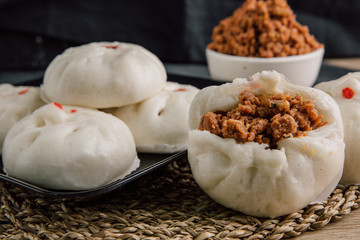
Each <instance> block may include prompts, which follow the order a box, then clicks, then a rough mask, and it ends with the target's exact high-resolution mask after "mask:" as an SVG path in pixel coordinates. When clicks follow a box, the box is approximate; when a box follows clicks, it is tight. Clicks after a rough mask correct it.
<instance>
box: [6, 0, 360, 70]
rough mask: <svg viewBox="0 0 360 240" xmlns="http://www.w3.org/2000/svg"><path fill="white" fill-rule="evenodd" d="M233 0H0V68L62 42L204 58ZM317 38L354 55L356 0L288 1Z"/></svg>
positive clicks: (183, 59)
mask: <svg viewBox="0 0 360 240" xmlns="http://www.w3.org/2000/svg"><path fill="white" fill-rule="evenodd" d="M242 2H243V1H241V0H170V1H169V0H130V1H128V0H124V1H123V0H118V1H116V0H105V1H95V0H87V1H84V0H83V1H80V0H71V1H70V0H48V1H46V0H33V1H30V0H0V71H1V70H14V69H22V70H27V69H30V70H31V69H40V70H41V69H42V70H43V69H45V68H46V67H47V65H48V64H49V62H50V61H51V60H52V59H53V58H54V57H55V56H56V55H57V54H60V53H62V52H63V51H64V50H65V49H66V48H68V47H71V46H77V45H80V44H84V43H89V42H95V41H121V42H131V43H136V44H139V45H142V46H143V47H145V48H147V49H148V50H150V51H151V52H153V53H154V54H156V55H157V56H158V57H159V58H160V59H161V60H162V61H163V62H166V63H199V64H204V63H206V60H205V52H204V50H205V47H206V45H207V44H208V43H209V42H210V41H211V33H212V29H213V27H214V26H215V25H217V24H218V22H219V21H220V20H221V19H223V18H225V17H227V16H230V15H232V13H233V11H234V10H235V9H236V8H238V7H239V6H240V5H241V3H242ZM288 3H289V5H290V6H291V7H292V9H293V11H294V13H295V14H296V15H297V20H298V22H300V23H301V24H303V25H308V26H309V28H310V32H311V33H312V34H314V35H315V37H316V38H317V39H318V40H319V41H320V42H322V43H324V44H325V50H326V52H325V57H327V58H334V57H357V56H360V31H358V29H359V26H360V18H359V17H358V15H359V13H360V1H359V0H346V1H341V0H288Z"/></svg>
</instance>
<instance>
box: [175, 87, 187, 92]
mask: <svg viewBox="0 0 360 240" xmlns="http://www.w3.org/2000/svg"><path fill="white" fill-rule="evenodd" d="M184 91H187V89H186V88H178V89H176V90H174V92H184Z"/></svg>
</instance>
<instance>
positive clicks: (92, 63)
mask: <svg viewBox="0 0 360 240" xmlns="http://www.w3.org/2000/svg"><path fill="white" fill-rule="evenodd" d="M166 79H167V75H166V71H165V67H164V65H163V64H162V62H161V61H160V60H159V59H158V58H157V57H156V56H155V55H154V54H153V53H151V52H149V51H148V50H146V49H145V48H143V47H141V46H139V45H136V44H130V43H120V42H96V43H90V44H85V45H82V46H78V47H72V48H69V49H67V50H66V51H65V52H64V53H62V54H60V55H58V56H57V57H56V58H55V59H54V60H53V61H52V62H51V63H50V65H49V66H48V68H47V69H46V72H45V76H44V83H43V85H42V86H41V95H42V98H43V99H44V100H46V101H47V102H59V103H61V104H65V105H66V104H67V105H77V106H84V107H91V108H110V107H120V106H123V105H127V104H132V103H136V102H139V101H141V100H144V99H145V98H148V97H150V96H153V95H155V94H157V93H158V92H159V91H160V90H161V88H162V87H163V86H164V85H165V82H166Z"/></svg>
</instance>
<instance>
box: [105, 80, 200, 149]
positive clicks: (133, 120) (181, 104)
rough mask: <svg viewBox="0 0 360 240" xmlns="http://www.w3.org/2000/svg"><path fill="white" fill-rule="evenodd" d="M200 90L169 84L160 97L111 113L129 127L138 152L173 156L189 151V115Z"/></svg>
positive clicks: (156, 96) (153, 97)
mask: <svg viewBox="0 0 360 240" xmlns="http://www.w3.org/2000/svg"><path fill="white" fill-rule="evenodd" d="M198 91H199V89H197V88H196V87H193V86H191V85H184V84H179V83H175V82H170V81H168V82H167V83H166V85H165V87H164V88H163V89H162V91H161V92H160V93H159V94H157V95H155V96H152V97H150V98H147V99H146V100H144V101H141V102H139V103H136V104H132V105H128V106H124V107H121V108H116V109H113V110H112V111H110V112H111V113H112V114H113V115H114V116H116V117H118V118H120V119H121V120H123V121H124V122H125V123H126V124H127V125H128V126H129V128H130V130H131V132H132V133H133V135H134V139H135V143H136V147H137V150H138V151H140V152H151V153H173V152H176V151H180V150H185V149H186V148H187V141H188V131H189V126H188V112H189V108H190V103H191V101H192V99H193V97H194V96H195V95H196V93H198Z"/></svg>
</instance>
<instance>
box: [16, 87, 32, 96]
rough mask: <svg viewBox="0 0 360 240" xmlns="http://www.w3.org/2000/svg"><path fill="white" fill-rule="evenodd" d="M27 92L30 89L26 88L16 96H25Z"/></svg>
mask: <svg viewBox="0 0 360 240" xmlns="http://www.w3.org/2000/svg"><path fill="white" fill-rule="evenodd" d="M29 90H30V87H27V88H25V89H24V90H22V91H20V92H18V95H22V94H25V93H27V92H28V91H29Z"/></svg>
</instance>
